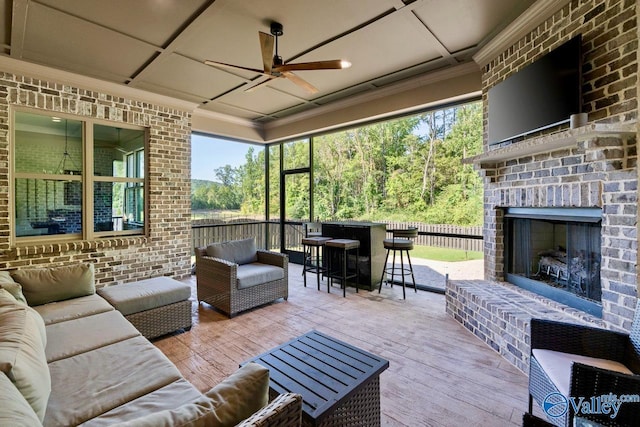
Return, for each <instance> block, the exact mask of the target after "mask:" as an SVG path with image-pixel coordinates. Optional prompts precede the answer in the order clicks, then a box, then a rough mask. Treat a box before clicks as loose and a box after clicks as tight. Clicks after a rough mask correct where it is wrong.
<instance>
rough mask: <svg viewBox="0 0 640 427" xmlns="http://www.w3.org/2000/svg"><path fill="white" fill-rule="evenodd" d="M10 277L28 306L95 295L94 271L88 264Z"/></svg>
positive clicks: (34, 269) (34, 270) (16, 272)
mask: <svg viewBox="0 0 640 427" xmlns="http://www.w3.org/2000/svg"><path fill="white" fill-rule="evenodd" d="M11 276H12V277H13V280H15V281H16V282H18V283H20V284H21V285H22V292H23V293H24V296H25V297H26V299H27V302H28V303H29V305H41V304H47V303H49V302H54V301H62V300H66V299H71V298H78V297H83V296H87V295H92V294H94V293H95V291H96V288H95V283H94V279H93V276H94V267H93V264H90V263H82V264H75V265H70V266H64V267H49V268H31V269H25V270H16V271H14V272H13V273H11Z"/></svg>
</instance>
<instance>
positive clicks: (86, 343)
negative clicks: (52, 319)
mask: <svg viewBox="0 0 640 427" xmlns="http://www.w3.org/2000/svg"><path fill="white" fill-rule="evenodd" d="M139 335H140V332H138V330H137V329H136V328H135V327H134V326H133V325H132V324H131V323H129V322H128V321H127V319H125V318H124V316H123V315H122V314H121V313H120V312H119V311H116V310H111V311H105V312H104V313H98V314H94V315H92V316H85V317H80V318H78V319H75V320H71V321H68V322H58V323H54V324H52V325H49V326H47V336H48V338H49V339H48V341H49V342H48V343H47V347H46V349H45V354H46V356H47V362H48V363H51V362H55V361H56V360H60V359H64V358H67V357H72V356H75V355H77V354H80V353H86V352H87V351H91V350H95V349H96V348H99V347H104V346H105V345H109V344H113V343H116V342H119V341H124V340H126V339H129V338H133V337H137V336H139Z"/></svg>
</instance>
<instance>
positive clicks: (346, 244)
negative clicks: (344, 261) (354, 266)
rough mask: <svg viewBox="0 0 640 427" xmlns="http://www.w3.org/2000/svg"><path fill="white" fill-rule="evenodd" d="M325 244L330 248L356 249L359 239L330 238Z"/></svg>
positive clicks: (358, 245)
mask: <svg viewBox="0 0 640 427" xmlns="http://www.w3.org/2000/svg"><path fill="white" fill-rule="evenodd" d="M326 245H327V246H331V247H332V248H339V249H344V250H347V251H348V250H349V249H356V248H359V247H360V241H359V240H351V239H331V240H329V241H328V242H327V243H326Z"/></svg>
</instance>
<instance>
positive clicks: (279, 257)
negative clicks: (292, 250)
mask: <svg viewBox="0 0 640 427" xmlns="http://www.w3.org/2000/svg"><path fill="white" fill-rule="evenodd" d="M257 253H258V262H261V263H263V264H270V265H275V266H278V267H281V268H284V267H285V266H286V265H287V264H288V262H289V257H288V256H287V255H286V254H281V253H279V252H273V251H265V250H262V249H259V250H258V251H257Z"/></svg>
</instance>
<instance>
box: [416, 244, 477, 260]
mask: <svg viewBox="0 0 640 427" xmlns="http://www.w3.org/2000/svg"><path fill="white" fill-rule="evenodd" d="M483 256H484V254H483V253H482V252H475V251H463V250H460V249H447V248H436V247H434V246H418V245H416V246H414V247H413V250H412V251H411V258H423V259H432V260H434V261H450V262H455V261H468V260H471V259H482V258H483Z"/></svg>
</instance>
